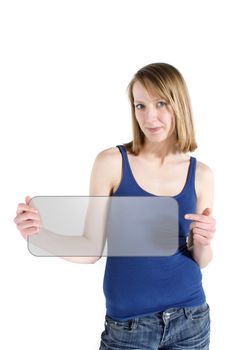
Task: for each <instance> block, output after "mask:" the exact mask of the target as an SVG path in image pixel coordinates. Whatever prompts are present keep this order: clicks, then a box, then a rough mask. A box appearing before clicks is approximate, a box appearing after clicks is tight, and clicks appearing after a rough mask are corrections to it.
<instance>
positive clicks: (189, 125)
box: [124, 63, 197, 155]
mask: <svg viewBox="0 0 233 350" xmlns="http://www.w3.org/2000/svg"><path fill="white" fill-rule="evenodd" d="M136 81H139V82H140V83H141V84H142V85H143V86H144V87H145V88H146V89H147V91H148V93H150V94H151V95H153V92H156V94H158V95H159V96H160V97H161V98H163V99H165V100H166V101H167V103H168V104H169V105H170V106H171V108H172V111H173V113H174V116H175V132H176V140H177V141H176V146H177V149H178V151H180V152H183V153H186V152H193V151H194V150H195V149H196V148H197V143H196V139H195V130H194V122H193V116H192V109H191V102H190V97H189V93H188V89H187V86H186V83H185V80H184V78H183V76H182V75H181V73H180V72H179V71H178V70H177V69H176V68H175V67H173V66H171V65H170V64H167V63H151V64H148V65H147V66H144V67H142V68H141V69H139V70H138V71H137V72H136V73H135V74H134V76H133V78H132V80H131V81H130V83H129V85H128V87H127V91H128V97H129V101H130V104H131V116H132V127H133V140H132V141H131V142H128V143H124V146H125V147H126V149H127V150H128V151H129V152H130V153H133V154H135V155H138V153H139V152H140V149H141V147H142V145H143V144H144V140H145V135H144V133H143V132H142V130H141V128H140V126H139V124H138V122H137V119H136V116H135V106H134V97H133V85H134V83H135V82H136Z"/></svg>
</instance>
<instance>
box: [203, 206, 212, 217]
mask: <svg viewBox="0 0 233 350" xmlns="http://www.w3.org/2000/svg"><path fill="white" fill-rule="evenodd" d="M211 213H212V209H211V208H205V210H204V211H203V212H202V214H203V215H207V216H209V215H211Z"/></svg>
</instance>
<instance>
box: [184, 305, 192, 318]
mask: <svg viewBox="0 0 233 350" xmlns="http://www.w3.org/2000/svg"><path fill="white" fill-rule="evenodd" d="M184 314H185V316H186V318H187V319H191V318H192V310H191V308H190V307H184Z"/></svg>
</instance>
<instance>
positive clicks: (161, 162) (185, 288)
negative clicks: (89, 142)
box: [15, 63, 216, 350]
mask: <svg viewBox="0 0 233 350" xmlns="http://www.w3.org/2000/svg"><path fill="white" fill-rule="evenodd" d="M128 92H129V100H130V104H131V111H132V126H133V140H132V141H131V142H129V143H126V144H122V145H118V146H117V147H111V148H109V149H106V150H104V151H102V152H100V153H99V154H98V155H97V157H96V159H95V162H94V165H93V168H92V173H91V179H90V196H159V197H162V196H169V197H172V198H174V199H175V200H176V201H177V203H178V206H179V248H178V250H177V252H176V253H175V254H173V255H170V256H160V257H159V256H158V257H156V256H155V257H110V256H109V257H107V260H106V267H105V275H104V284H103V288H104V294H105V298H106V309H107V310H106V315H105V329H104V331H103V332H102V334H101V344H100V348H99V349H100V350H104V349H106V350H107V349H108V350H111V349H135V350H136V349H138V350H139V349H141V350H155V349H170V350H176V349H177V350H178V349H185V350H191V349H202V350H207V349H209V342H210V310H209V305H208V304H207V302H206V297H205V292H204V290H203V286H202V274H201V268H204V267H205V266H206V265H208V264H209V262H210V261H211V259H212V248H211V240H212V238H213V236H214V232H215V223H216V221H215V219H214V218H213V217H212V207H213V193H214V180H213V172H212V171H211V169H210V168H209V167H208V166H207V165H205V164H204V163H202V162H200V161H197V160H196V158H195V157H192V156H189V155H188V154H187V153H188V152H193V151H194V150H195V149H196V148H197V143H196V140H195V132H194V123H193V117H192V111H191V104H190V99H189V94H188V90H187V87H186V84H185V81H184V79H183V77H182V75H181V73H180V72H179V71H178V70H177V69H176V68H175V67H173V66H171V65H169V64H166V63H153V64H149V65H147V66H145V67H143V68H141V69H140V70H138V72H136V74H135V75H134V77H133V79H132V80H131V82H130V84H129V86H128ZM106 170H107V171H106ZM29 201H30V197H26V204H23V203H20V204H19V205H18V208H17V216H16V218H15V223H16V225H17V228H18V229H19V230H20V232H21V234H22V235H23V236H24V237H25V238H26V237H27V235H30V234H34V233H36V232H38V231H37V230H38V227H39V226H40V221H39V217H38V215H37V213H35V212H34V209H32V208H30V206H29ZM187 215H188V216H187ZM66 259H67V260H70V261H73V262H77V263H94V262H96V261H97V260H98V259H100V257H98V258H93V257H92V258H91V257H90V258H88V257H73V258H72V257H71V258H66Z"/></svg>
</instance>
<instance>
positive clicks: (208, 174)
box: [196, 160, 214, 182]
mask: <svg viewBox="0 0 233 350" xmlns="http://www.w3.org/2000/svg"><path fill="white" fill-rule="evenodd" d="M196 176H197V177H198V180H199V181H200V182H206V181H213V179H214V173H213V171H212V169H211V168H210V167H209V166H208V165H207V164H205V163H202V162H200V161H199V160H197V165H196Z"/></svg>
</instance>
